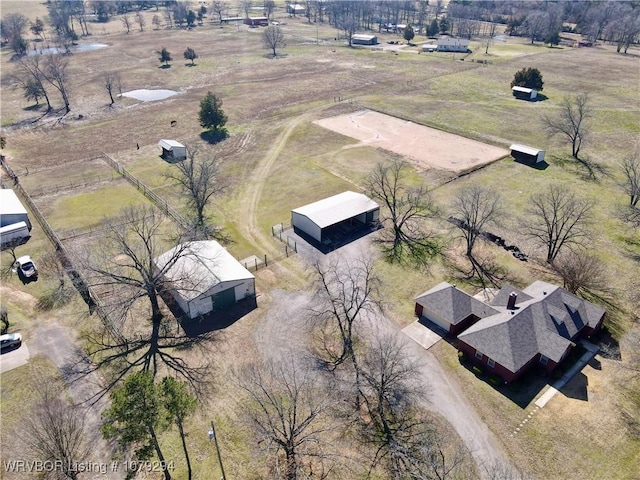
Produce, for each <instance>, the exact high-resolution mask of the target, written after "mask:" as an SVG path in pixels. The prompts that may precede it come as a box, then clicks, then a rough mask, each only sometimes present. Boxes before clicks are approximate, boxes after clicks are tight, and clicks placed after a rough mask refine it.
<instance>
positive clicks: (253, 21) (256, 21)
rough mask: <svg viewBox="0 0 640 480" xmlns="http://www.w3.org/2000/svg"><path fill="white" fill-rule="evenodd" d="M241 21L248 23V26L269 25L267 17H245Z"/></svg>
mask: <svg viewBox="0 0 640 480" xmlns="http://www.w3.org/2000/svg"><path fill="white" fill-rule="evenodd" d="M243 22H244V24H245V25H249V26H250V27H257V26H259V25H262V26H267V25H269V19H268V18H267V17H247V18H245V19H244V20H243Z"/></svg>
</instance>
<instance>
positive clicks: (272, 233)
mask: <svg viewBox="0 0 640 480" xmlns="http://www.w3.org/2000/svg"><path fill="white" fill-rule="evenodd" d="M271 236H272V237H275V236H276V233H275V230H274V229H273V227H271Z"/></svg>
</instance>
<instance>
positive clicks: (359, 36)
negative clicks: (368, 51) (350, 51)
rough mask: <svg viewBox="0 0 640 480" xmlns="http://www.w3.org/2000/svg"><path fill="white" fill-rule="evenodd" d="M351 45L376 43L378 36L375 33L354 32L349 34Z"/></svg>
mask: <svg viewBox="0 0 640 480" xmlns="http://www.w3.org/2000/svg"><path fill="white" fill-rule="evenodd" d="M351 44H352V45H377V44H378V37H376V36H375V35H367V34H364V33H355V34H353V35H351Z"/></svg>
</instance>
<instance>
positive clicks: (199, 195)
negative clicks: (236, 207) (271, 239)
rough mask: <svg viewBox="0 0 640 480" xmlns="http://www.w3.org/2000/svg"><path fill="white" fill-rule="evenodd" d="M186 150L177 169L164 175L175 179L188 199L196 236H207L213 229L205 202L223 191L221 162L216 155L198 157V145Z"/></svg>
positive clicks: (177, 164) (224, 185)
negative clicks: (209, 225) (185, 156)
mask: <svg viewBox="0 0 640 480" xmlns="http://www.w3.org/2000/svg"><path fill="white" fill-rule="evenodd" d="M187 151H188V156H187V158H186V159H185V160H183V161H182V162H179V163H176V164H175V167H176V170H177V171H175V172H173V171H172V172H170V173H169V174H168V175H167V176H168V178H170V179H172V180H175V181H176V182H177V183H178V186H179V187H180V190H181V191H182V193H183V194H184V195H185V197H186V199H187V206H188V208H189V211H190V213H191V215H190V216H191V218H192V221H193V230H194V233H195V236H196V237H198V236H202V235H204V236H207V235H208V234H209V233H212V232H213V230H212V229H211V228H209V227H208V226H207V223H208V220H209V217H208V215H207V213H206V209H207V205H208V204H209V202H210V200H211V198H212V197H214V196H215V195H219V194H220V193H222V192H223V191H224V189H225V188H226V184H225V183H224V182H223V181H222V180H221V178H220V165H219V162H218V160H217V158H216V157H215V155H206V156H203V157H204V158H202V159H200V155H199V153H200V152H199V149H198V148H197V147H195V146H194V147H188V148H187Z"/></svg>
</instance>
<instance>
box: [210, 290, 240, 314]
mask: <svg viewBox="0 0 640 480" xmlns="http://www.w3.org/2000/svg"><path fill="white" fill-rule="evenodd" d="M211 301H212V302H213V309H214V310H221V309H223V308H226V307H228V306H229V305H233V304H234V303H236V293H235V289H233V288H228V289H226V290H222V291H221V292H218V293H216V294H215V295H212V296H211Z"/></svg>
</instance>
